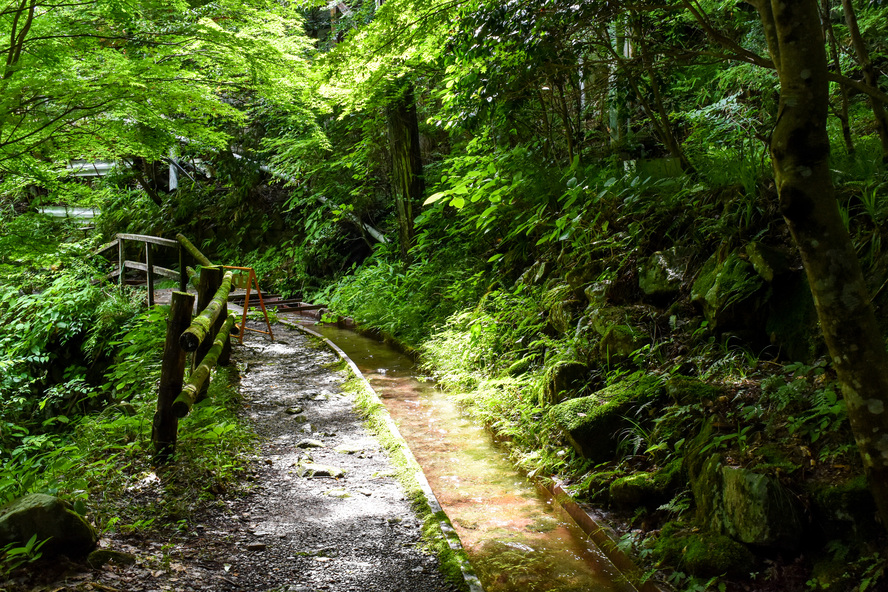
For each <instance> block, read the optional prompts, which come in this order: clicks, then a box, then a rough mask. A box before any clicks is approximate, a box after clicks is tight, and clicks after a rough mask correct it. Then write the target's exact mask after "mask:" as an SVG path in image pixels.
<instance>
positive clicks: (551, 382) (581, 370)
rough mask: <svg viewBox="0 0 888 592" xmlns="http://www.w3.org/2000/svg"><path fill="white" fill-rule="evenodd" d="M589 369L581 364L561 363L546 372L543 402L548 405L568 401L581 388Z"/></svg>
mask: <svg viewBox="0 0 888 592" xmlns="http://www.w3.org/2000/svg"><path fill="white" fill-rule="evenodd" d="M588 373H589V367H588V366H586V364H583V363H582V362H576V361H562V362H558V363H556V364H555V365H554V366H552V367H551V368H549V370H548V371H547V372H546V383H545V387H544V397H545V402H546V403H547V404H550V405H554V404H557V403H560V402H562V401H564V400H566V399H570V398H572V396H573V393H574V392H575V391H577V390H578V389H580V388H582V386H583V383H584V381H585V378H586V376H587V375H588Z"/></svg>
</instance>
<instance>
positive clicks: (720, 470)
mask: <svg viewBox="0 0 888 592" xmlns="http://www.w3.org/2000/svg"><path fill="white" fill-rule="evenodd" d="M690 474H691V490H692V491H693V494H694V501H695V502H696V505H697V523H698V524H700V525H701V526H703V527H704V528H706V529H708V530H711V531H713V532H716V533H719V534H724V535H727V536H730V537H731V538H733V539H735V540H738V541H741V542H743V543H747V544H750V545H756V546H761V547H775V548H783V549H792V548H795V547H797V546H798V543H799V541H800V539H801V536H802V533H803V527H802V522H801V516H802V511H801V509H800V508H799V507H798V502H797V501H796V499H795V497H794V496H792V495H791V494H790V493H789V492H788V491H786V489H785V488H784V487H783V486H782V485H781V484H780V482H779V481H777V479H775V478H773V477H770V476H768V475H762V474H760V473H756V472H755V471H751V470H749V469H744V468H742V467H733V466H728V465H725V464H724V462H723V458H722V456H721V455H720V454H711V455H709V456H708V457H707V458H706V459H705V460H704V461H703V462H702V463H701V464H700V465H699V469H695V470H693V471H691V472H690Z"/></svg>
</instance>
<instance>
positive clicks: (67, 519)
mask: <svg viewBox="0 0 888 592" xmlns="http://www.w3.org/2000/svg"><path fill="white" fill-rule="evenodd" d="M35 535H36V536H37V540H38V541H43V540H46V539H49V542H47V543H46V545H44V546H43V554H44V555H45V556H50V555H57V554H63V555H69V556H83V555H86V554H87V553H89V552H90V551H92V550H93V548H95V546H96V542H97V541H98V535H97V534H96V531H95V529H93V527H92V526H91V525H90V524H89V523H88V522H87V521H86V520H84V519H83V517H82V516H80V515H79V514H77V513H76V512H75V511H74V510H73V509H72V508H71V506H70V505H69V504H68V503H66V502H64V501H62V500H60V499H59V498H57V497H53V496H51V495H44V494H42V493H32V494H29V495H26V496H24V497H22V498H19V499H17V500H14V501H12V502H10V503H8V504H6V505H5V506H3V507H2V508H0V546H3V545H7V544H11V543H19V544H24V543H27V542H28V541H29V540H30V539H31V537H32V536H35Z"/></svg>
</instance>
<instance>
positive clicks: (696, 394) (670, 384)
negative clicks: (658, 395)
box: [666, 374, 724, 405]
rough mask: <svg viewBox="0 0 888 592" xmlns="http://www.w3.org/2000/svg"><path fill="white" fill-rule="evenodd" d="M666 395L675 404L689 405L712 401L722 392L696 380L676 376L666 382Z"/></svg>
mask: <svg viewBox="0 0 888 592" xmlns="http://www.w3.org/2000/svg"><path fill="white" fill-rule="evenodd" d="M666 394H668V395H669V396H670V397H672V399H673V400H674V401H675V402H676V403H681V404H682V405H690V404H692V403H700V402H703V401H714V400H716V399H718V398H719V397H720V396H722V395H723V394H724V390H722V389H721V388H719V387H717V386H713V385H711V384H708V383H705V382H703V381H702V380H700V379H698V378H691V377H689V376H682V375H680V374H676V375H675V376H672V377H670V378H669V380H668V381H667V382H666Z"/></svg>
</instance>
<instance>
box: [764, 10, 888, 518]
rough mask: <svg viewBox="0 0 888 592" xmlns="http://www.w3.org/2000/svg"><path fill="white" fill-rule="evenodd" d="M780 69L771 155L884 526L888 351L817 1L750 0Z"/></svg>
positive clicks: (783, 206)
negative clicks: (835, 148)
mask: <svg viewBox="0 0 888 592" xmlns="http://www.w3.org/2000/svg"><path fill="white" fill-rule="evenodd" d="M750 2H751V3H752V4H753V5H754V6H755V7H756V9H757V10H758V13H759V16H760V18H761V21H762V24H763V25H764V30H765V37H766V39H767V42H768V50H769V52H770V54H771V59H772V60H773V62H774V65H775V66H776V68H777V73H778V76H779V77H780V106H779V112H778V116H777V125H776V127H775V128H774V131H773V134H772V136H771V158H772V161H773V166H774V175H775V179H776V182H777V191H778V194H779V198H780V208H781V212H782V214H783V217H784V218H785V220H786V223H787V224H788V226H789V229H790V231H791V232H792V236H793V238H794V240H795V242H796V244H797V245H798V248H799V251H800V252H801V255H802V262H803V263H804V266H805V272H806V273H807V276H808V282H809V284H810V286H811V292H812V294H813V296H814V303H815V306H816V308H817V314H818V316H819V318H820V326H821V329H822V331H823V337H824V339H825V341H826V345H827V347H828V348H829V352H830V356H831V358H832V361H833V364H834V366H835V368H836V372H837V374H838V377H839V381H840V382H841V384H842V392H843V396H844V398H845V402H846V403H847V406H848V416H849V419H850V421H851V428H852V430H853V432H854V437H855V439H856V441H857V445H858V448H859V449H860V455H861V458H862V460H863V466H864V470H865V472H866V475H867V478H868V479H869V482H870V487H871V490H872V492H873V497H874V498H875V501H876V504H877V506H878V508H879V513H880V515H881V518H882V523H883V524H884V525H886V526H888V353H886V351H885V342H884V340H883V338H882V335H880V333H879V330H878V328H877V324H876V319H875V314H874V312H873V307H872V305H871V299H870V295H869V294H868V292H867V289H866V284H865V282H864V278H863V274H862V273H861V270H860V264H859V262H858V260H857V254H856V252H855V250H854V247H853V245H852V243H851V239H850V237H849V235H848V232H847V230H846V229H845V226H844V225H843V224H842V220H841V217H840V215H839V210H838V204H837V202H836V199H835V190H834V186H833V182H832V178H831V173H830V169H829V164H828V157H829V150H830V145H829V136H828V135H827V130H826V119H827V105H828V99H829V95H828V79H827V61H826V52H825V50H824V39H823V31H822V29H821V26H820V18H819V15H818V10H817V3H816V0H793V1H791V2H786V1H781V0H750Z"/></svg>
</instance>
